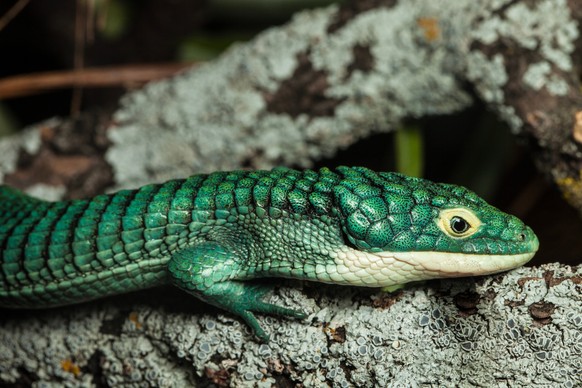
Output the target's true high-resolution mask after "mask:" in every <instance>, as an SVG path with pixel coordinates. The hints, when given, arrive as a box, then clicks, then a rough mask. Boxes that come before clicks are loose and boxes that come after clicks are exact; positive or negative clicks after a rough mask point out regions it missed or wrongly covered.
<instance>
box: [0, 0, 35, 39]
mask: <svg viewBox="0 0 582 388" xmlns="http://www.w3.org/2000/svg"><path fill="white" fill-rule="evenodd" d="M29 1H30V0H18V1H17V2H16V3H14V5H13V6H12V8H10V9H9V10H8V12H6V13H5V14H4V16H2V17H1V18H0V31H2V30H3V29H4V27H6V26H7V25H8V23H10V21H11V20H12V19H14V18H15V17H16V15H18V14H19V13H20V11H22V10H23V9H24V7H26V5H27V4H28V2H29Z"/></svg>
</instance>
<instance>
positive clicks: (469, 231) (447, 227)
mask: <svg viewBox="0 0 582 388" xmlns="http://www.w3.org/2000/svg"><path fill="white" fill-rule="evenodd" d="M437 225H438V226H439V228H440V229H441V230H442V231H443V232H445V233H446V234H447V235H449V236H450V237H453V238H465V237H469V236H471V235H473V234H474V233H476V232H477V231H478V230H479V227H480V226H481V220H479V217H477V216H476V215H475V213H473V212H472V211H471V210H469V209H466V208H462V207H460V208H455V209H443V210H441V212H440V213H439V217H438V219H437Z"/></svg>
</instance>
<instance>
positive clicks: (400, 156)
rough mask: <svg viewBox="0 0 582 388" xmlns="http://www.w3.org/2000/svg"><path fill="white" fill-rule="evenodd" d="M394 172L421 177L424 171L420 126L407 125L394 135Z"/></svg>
mask: <svg viewBox="0 0 582 388" xmlns="http://www.w3.org/2000/svg"><path fill="white" fill-rule="evenodd" d="M394 148H395V150H394V151H395V152H394V153H395V155H396V171H398V172H400V173H402V174H406V175H409V176H415V177H421V176H422V174H423V169H424V167H423V166H424V157H423V140H422V131H421V128H420V126H418V125H415V124H407V125H404V126H402V127H401V128H399V129H398V130H397V131H396V134H395V142H394Z"/></svg>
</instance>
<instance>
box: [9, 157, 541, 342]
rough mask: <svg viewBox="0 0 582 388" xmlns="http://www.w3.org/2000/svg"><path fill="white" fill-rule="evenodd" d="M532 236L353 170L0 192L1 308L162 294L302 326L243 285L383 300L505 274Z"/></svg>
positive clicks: (531, 246)
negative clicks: (341, 289) (363, 293)
mask: <svg viewBox="0 0 582 388" xmlns="http://www.w3.org/2000/svg"><path fill="white" fill-rule="evenodd" d="M537 248H538V240H537V238H536V236H535V234H534V233H533V231H532V230H531V229H530V228H529V227H527V226H525V225H524V224H523V222H521V221H520V220H519V219H517V218H516V217H513V216H511V215H507V214H505V213H503V212H501V211H499V210H497V209H496V208H494V207H492V206H490V205H488V204H487V203H486V202H485V201H484V200H482V199H481V198H479V197H478V196H477V195H475V194H474V193H472V192H471V191H469V190H467V189H465V188H463V187H460V186H454V185H449V184H439V183H433V182H430V181H427V180H423V179H419V178H410V177H406V176H404V175H401V174H397V173H376V172H373V171H371V170H368V169H365V168H361V167H354V168H348V167H339V168H337V169H336V170H329V169H327V168H323V169H321V170H319V171H311V170H306V171H296V170H290V169H286V168H277V169H274V170H272V171H232V172H216V173H212V174H209V175H194V176H192V177H190V178H187V179H179V180H172V181H169V182H166V183H163V184H156V185H147V186H144V187H141V188H139V189H137V190H123V191H119V192H117V193H114V194H107V195H99V196H96V197H94V198H92V199H82V200H72V201H60V202H46V201H42V200H38V199H35V198H32V197H29V196H27V195H25V194H23V193H21V192H19V191H17V190H14V189H12V188H9V187H7V186H1V187H0V306H4V307H14V308H44V307H51V306H58V305H64V304H71V303H77V302H81V301H86V300H91V299H95V298H98V297H102V296H106V295H113V294H118V293H123V292H129V291H132V290H138V289H143V288H148V287H153V286H157V285H161V284H167V283H172V284H174V285H176V286H178V287H180V288H182V289H183V290H185V291H186V292H188V293H190V294H193V295H195V296H197V297H199V298H200V299H202V300H204V301H206V302H208V303H211V304H214V305H216V306H218V307H221V308H223V309H225V310H227V311H230V312H231V313H234V314H237V315H239V316H240V317H242V318H243V319H244V320H245V321H246V322H247V323H248V324H249V325H250V326H251V327H252V328H253V329H254V331H255V333H256V334H257V335H258V336H259V337H260V338H262V339H263V340H266V339H267V338H268V336H267V335H266V333H265V332H264V330H263V329H262V328H261V327H260V326H259V324H258V322H257V320H256V318H255V317H254V313H257V312H259V313H274V314H280V315H288V316H294V317H302V316H304V315H303V313H301V312H299V311H294V310H290V309H286V308H283V307H280V306H276V305H272V304H268V303H265V302H263V301H262V298H263V296H264V294H265V293H266V292H267V291H268V288H267V287H266V286H264V285H261V286H259V285H255V284H253V283H252V282H248V280H251V279H253V278H262V277H287V278H297V279H305V280H311V281H320V282H325V283H335V284H345V285H355V286H367V287H386V286H394V285H399V284H404V283H407V282H411V281H418V280H424V279H431V278H440V277H459V276H470V275H484V274H490V273H496V272H501V271H505V270H508V269H511V268H515V267H517V266H520V265H522V264H524V263H525V262H527V261H528V260H529V259H530V258H531V257H532V256H533V255H534V253H535V252H536V250H537Z"/></svg>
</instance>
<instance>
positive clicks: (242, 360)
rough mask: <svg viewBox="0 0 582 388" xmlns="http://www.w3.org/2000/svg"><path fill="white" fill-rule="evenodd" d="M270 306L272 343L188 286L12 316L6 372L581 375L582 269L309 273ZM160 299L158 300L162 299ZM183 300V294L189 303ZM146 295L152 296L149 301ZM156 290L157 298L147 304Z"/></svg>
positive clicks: (15, 375) (392, 381)
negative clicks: (414, 281)
mask: <svg viewBox="0 0 582 388" xmlns="http://www.w3.org/2000/svg"><path fill="white" fill-rule="evenodd" d="M292 285H293V288H287V287H285V288H280V289H279V290H278V291H277V292H276V295H275V296H274V297H273V300H274V301H277V302H279V303H282V304H284V305H287V306H291V307H293V308H297V307H300V308H303V309H304V310H305V311H306V312H307V313H309V314H310V315H309V317H308V318H307V319H305V320H304V321H292V320H286V319H279V318H271V317H264V316H261V317H260V318H259V319H260V321H261V323H262V324H263V325H264V327H266V328H267V330H268V331H269V332H270V333H271V341H270V343H269V344H261V343H258V342H256V340H255V339H254V338H253V337H252V335H251V334H250V333H249V330H248V329H247V327H246V326H244V324H242V323H241V322H240V321H239V320H237V319H236V318H234V317H232V316H230V315H226V314H223V313H222V312H219V311H216V310H210V311H209V312H206V313H202V312H201V311H200V307H202V306H203V305H202V304H199V305H196V304H189V303H184V299H186V300H187V299H189V298H190V297H188V296H187V295H186V294H181V293H179V292H175V293H173V292H172V293H169V294H167V295H166V297H165V298H164V299H162V300H161V301H160V300H159V298H156V297H154V295H155V294H157V293H159V292H160V291H159V290H152V291H151V293H150V294H151V296H152V297H150V298H144V297H143V293H142V295H141V296H142V297H140V294H137V295H135V296H134V298H132V299H130V300H128V299H127V298H116V299H109V300H107V301H101V302H97V303H92V304H85V305H81V306H74V307H69V308H60V309H54V310H50V311H36V312H26V313H22V314H20V315H18V316H15V317H12V319H10V320H9V321H7V322H3V323H0V382H3V383H4V384H7V383H20V384H24V385H28V384H30V383H32V382H36V383H41V382H59V383H60V384H63V385H69V386H77V385H83V386H89V385H100V386H120V385H123V386H135V387H142V386H155V387H170V386H172V387H178V386H179V387H184V386H193V385H196V386H198V385H200V386H206V385H208V384H210V383H214V384H216V385H217V386H235V387H241V386H262V387H270V386H273V385H274V386H295V385H296V384H300V385H299V386H301V384H303V386H306V387H321V386H335V387H343V386H346V387H347V386H357V387H388V386H393V387H401V386H407V387H409V386H421V385H426V386H457V387H459V386H462V387H465V386H467V387H468V386H471V387H474V386H493V385H495V386H520V387H524V386H563V387H574V386H579V385H580V384H582V375H581V374H580V371H581V368H582V296H581V293H580V291H581V287H582V267H578V268H569V267H567V266H560V265H558V264H549V265H544V266H542V267H540V268H521V269H518V270H515V271H512V272H510V273H508V274H506V275H500V276H495V277H487V278H484V279H479V280H477V281H476V282H474V281H472V280H470V279H461V280H450V281H449V280H447V281H433V282H429V283H428V284H426V285H422V286H412V287H409V288H407V289H405V290H404V291H400V292H398V293H395V294H386V293H381V292H377V291H370V290H358V289H355V288H349V287H333V286H321V285H316V284H314V283H306V284H304V285H303V287H301V286H300V285H298V284H292ZM156 299H158V301H156V302H154V300H156ZM178 299H182V303H180V302H179V301H178ZM138 300H140V301H139V302H138ZM148 300H150V301H151V302H147V301H148Z"/></svg>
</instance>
